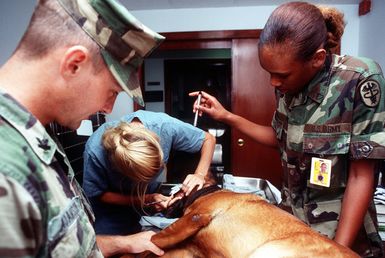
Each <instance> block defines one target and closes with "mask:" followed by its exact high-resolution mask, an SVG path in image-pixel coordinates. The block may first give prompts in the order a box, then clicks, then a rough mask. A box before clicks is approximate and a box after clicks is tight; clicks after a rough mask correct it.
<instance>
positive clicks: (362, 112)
mask: <svg viewBox="0 0 385 258" xmlns="http://www.w3.org/2000/svg"><path fill="white" fill-rule="evenodd" d="M384 91H385V81H384V77H383V75H382V72H381V69H380V67H379V66H378V65H377V64H376V63H374V62H373V61H371V60H369V59H364V58H361V59H358V58H352V57H348V56H337V55H335V56H332V58H330V60H328V61H327V63H326V66H325V68H324V70H323V71H322V72H321V73H319V74H318V75H317V77H316V78H314V79H313V80H312V82H311V83H310V84H309V86H308V87H306V88H305V90H304V91H303V92H301V93H300V94H298V95H297V96H295V97H293V98H287V95H283V94H280V93H279V92H278V91H277V97H278V98H277V102H278V108H277V110H276V112H275V115H274V119H273V122H272V124H273V128H274V130H275V131H276V134H277V138H278V140H279V143H280V151H281V158H282V166H283V171H284V186H283V189H282V193H283V203H282V204H283V205H286V206H288V207H291V209H292V211H293V213H294V215H295V216H297V217H299V218H301V219H302V220H303V221H305V222H306V223H307V224H309V225H310V226H311V227H312V228H314V229H315V230H317V231H319V232H322V233H323V234H326V235H327V236H328V237H329V238H334V236H335V233H336V229H337V225H338V221H339V218H340V211H341V204H342V198H343V195H344V193H345V189H346V186H347V180H348V167H349V162H350V160H351V159H353V160H356V159H383V158H384V157H385V141H384V139H385V132H384V127H383V124H384V120H385V94H384ZM313 157H319V158H322V159H329V160H331V161H332V162H331V163H332V168H331V170H332V171H333V172H332V174H331V178H330V186H329V187H323V186H319V185H317V184H313V183H311V182H310V170H311V159H312V158H313ZM356 194H357V195H360V194H361V193H356ZM375 214H376V213H375V210H374V204H373V201H372V203H371V205H370V207H369V210H368V212H367V214H366V216H365V219H364V220H365V221H364V224H363V228H362V229H361V231H360V235H359V237H358V239H357V240H356V243H355V248H353V249H354V250H355V251H357V252H359V253H360V254H361V255H364V256H373V255H374V256H378V255H379V254H380V253H381V249H382V242H381V239H380V237H379V235H378V232H377V230H376V217H375ZM368 247H370V248H368ZM365 248H367V249H366V253H365Z"/></svg>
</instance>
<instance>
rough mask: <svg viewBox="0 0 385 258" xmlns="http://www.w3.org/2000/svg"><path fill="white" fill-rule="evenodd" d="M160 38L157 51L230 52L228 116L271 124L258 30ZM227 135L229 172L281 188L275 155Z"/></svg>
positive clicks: (271, 93) (237, 136)
mask: <svg viewBox="0 0 385 258" xmlns="http://www.w3.org/2000/svg"><path fill="white" fill-rule="evenodd" d="M161 34H162V35H164V36H166V41H165V42H164V43H162V45H161V46H160V49H161V50H168V51H170V50H177V49H213V48H222V49H227V48H231V50H232V89H231V95H232V96H231V110H232V112H234V113H235V114H238V115H241V116H243V117H245V118H246V119H249V120H250V121H253V122H256V123H260V124H264V125H270V124H271V118H272V116H273V112H274V110H275V97H274V90H273V88H272V87H271V86H270V83H269V75H268V73H267V72H265V71H264V70H263V69H262V68H261V66H260V64H259V60H258V51H257V44H258V38H259V34H260V30H236V31H201V32H175V33H161ZM166 87H167V85H166ZM166 91H167V88H166ZM186 94H187V93H186ZM167 101H170V99H167V94H166V102H167ZM231 131H232V135H231V171H230V172H232V173H233V174H234V175H237V176H248V177H259V178H264V179H268V180H269V181H270V182H272V183H273V184H274V185H275V186H277V187H281V177H282V172H281V171H282V169H281V161H280V158H279V155H278V151H277V150H276V149H272V148H269V147H265V146H262V145H260V144H257V143H256V142H254V141H253V140H251V139H250V138H248V137H246V136H245V135H243V134H241V133H240V132H239V131H237V130H234V129H232V130H231ZM238 139H243V140H244V145H243V146H239V145H238V143H237V142H238Z"/></svg>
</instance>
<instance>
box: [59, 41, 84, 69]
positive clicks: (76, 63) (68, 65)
mask: <svg viewBox="0 0 385 258" xmlns="http://www.w3.org/2000/svg"><path fill="white" fill-rule="evenodd" d="M89 61H90V53H89V51H88V49H87V48H85V47H83V46H72V47H70V48H68V49H67V50H66V52H65V53H64V56H63V57H62V60H61V63H60V72H61V73H62V74H63V75H64V76H74V75H76V74H77V73H79V71H80V70H81V68H82V67H84V66H85V65H86V64H87V62H89Z"/></svg>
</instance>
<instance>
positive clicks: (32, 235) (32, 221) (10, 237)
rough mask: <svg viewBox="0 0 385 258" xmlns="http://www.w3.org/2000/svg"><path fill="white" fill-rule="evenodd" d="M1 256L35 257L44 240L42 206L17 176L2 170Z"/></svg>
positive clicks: (0, 194) (0, 187)
mask: <svg viewBox="0 0 385 258" xmlns="http://www.w3.org/2000/svg"><path fill="white" fill-rule="evenodd" d="M0 207H1V209H0V232H1V233H0V257H35V256H36V254H37V251H38V249H39V248H38V247H39V246H40V245H41V243H42V224H41V214H40V211H39V208H38V207H37V205H36V203H35V202H34V200H33V198H32V196H31V195H30V194H29V193H28V192H27V191H26V190H25V189H24V187H22V186H21V185H20V184H19V183H18V182H17V181H16V180H14V179H12V178H9V177H6V176H5V175H3V174H2V173H0Z"/></svg>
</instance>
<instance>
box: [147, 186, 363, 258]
mask: <svg viewBox="0 0 385 258" xmlns="http://www.w3.org/2000/svg"><path fill="white" fill-rule="evenodd" d="M152 241H153V242H154V243H155V244H156V245H158V246H159V247H161V248H163V249H165V250H166V254H165V256H164V257H178V258H181V257H237V258H238V257H239V258H241V257H358V255H356V254H355V253H354V252H352V251H351V250H350V249H348V248H346V247H343V246H341V245H339V244H337V243H336V242H334V241H332V240H330V239H328V238H327V237H324V236H322V235H320V234H318V233H317V232H315V231H313V230H312V229H311V228H310V227H308V226H307V225H306V224H304V223H303V222H301V221H300V220H298V219H297V218H295V217H294V216H292V215H290V214H288V213H287V212H285V211H283V210H281V209H279V208H277V207H275V206H273V205H271V204H269V203H267V202H266V201H265V200H264V199H262V198H260V197H258V196H256V195H253V194H240V193H234V192H230V191H225V190H222V191H218V192H214V193H210V194H208V195H206V196H203V197H200V198H199V199H197V200H196V201H195V202H194V203H193V204H192V205H191V206H189V207H188V208H187V209H186V211H185V214H184V216H183V217H182V218H180V219H179V220H177V221H176V222H175V223H173V224H172V225H170V226H169V227H168V228H166V229H164V230H162V231H160V232H159V233H158V234H156V235H154V236H153V238H152ZM147 257H149V256H147Z"/></svg>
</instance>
